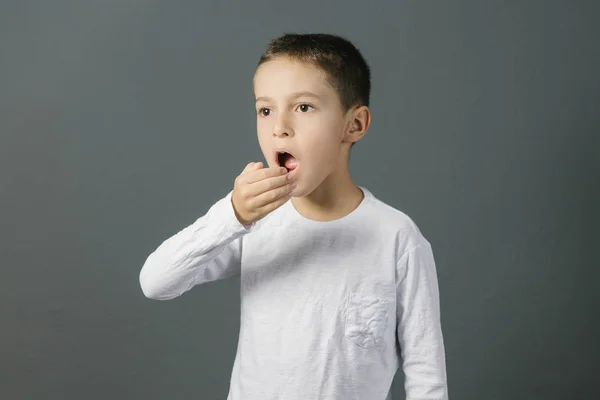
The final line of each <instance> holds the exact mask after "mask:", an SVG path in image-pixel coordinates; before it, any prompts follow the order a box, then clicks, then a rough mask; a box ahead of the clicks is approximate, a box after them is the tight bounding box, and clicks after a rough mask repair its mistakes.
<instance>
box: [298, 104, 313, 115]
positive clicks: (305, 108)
mask: <svg viewBox="0 0 600 400" xmlns="http://www.w3.org/2000/svg"><path fill="white" fill-rule="evenodd" d="M311 108H312V109H313V110H314V107H313V106H311V105H310V104H307V103H304V104H300V105H299V106H298V109H299V110H300V111H301V112H303V113H305V112H308V111H309V109H311Z"/></svg>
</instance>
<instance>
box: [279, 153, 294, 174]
mask: <svg viewBox="0 0 600 400" xmlns="http://www.w3.org/2000/svg"><path fill="white" fill-rule="evenodd" d="M277 164H279V166H280V167H285V168H286V169H287V170H288V172H290V171H293V170H294V169H296V168H297V167H298V160H297V159H296V157H294V155H293V154H290V153H287V152H285V151H284V152H277Z"/></svg>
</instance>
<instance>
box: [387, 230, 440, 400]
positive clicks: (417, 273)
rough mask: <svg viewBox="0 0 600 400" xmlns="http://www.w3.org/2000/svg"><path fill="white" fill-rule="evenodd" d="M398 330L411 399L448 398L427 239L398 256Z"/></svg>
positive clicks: (408, 396) (434, 399)
mask: <svg viewBox="0 0 600 400" xmlns="http://www.w3.org/2000/svg"><path fill="white" fill-rule="evenodd" d="M397 268H398V282H397V321H398V326H397V333H398V344H399V346H400V349H401V355H402V369H403V371H404V375H405V382H404V388H405V391H406V399H407V400H447V399H448V388H447V377H446V356H445V351H444V340H443V336H442V327H441V321H440V300H439V288H438V279H437V275H436V267H435V261H434V257H433V251H432V249H431V246H430V244H429V243H428V242H427V241H426V240H423V241H422V242H421V243H420V244H418V245H417V246H416V247H413V248H411V249H408V250H407V251H406V252H405V253H404V254H403V256H402V257H401V258H400V259H399V260H398V263H397Z"/></svg>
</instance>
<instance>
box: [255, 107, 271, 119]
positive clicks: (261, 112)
mask: <svg viewBox="0 0 600 400" xmlns="http://www.w3.org/2000/svg"><path fill="white" fill-rule="evenodd" d="M258 114H259V115H260V116H262V117H268V116H269V115H270V114H271V110H269V109H268V108H264V107H262V108H260V109H259V110H258Z"/></svg>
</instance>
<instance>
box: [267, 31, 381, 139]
mask: <svg viewBox="0 0 600 400" xmlns="http://www.w3.org/2000/svg"><path fill="white" fill-rule="evenodd" d="M281 56H284V57H289V58H291V59H294V60H298V61H300V62H306V63H310V64H312V65H314V66H316V67H317V68H320V69H321V70H322V71H324V72H325V74H326V76H327V78H328V82H329V83H330V84H331V86H332V87H333V88H334V89H335V90H336V91H337V93H338V96H339V99H340V102H341V104H342V108H343V110H344V112H345V111H348V110H349V109H351V108H352V107H355V106H362V105H364V106H369V97H370V94H371V70H370V68H369V65H368V64H367V62H366V60H365V59H364V57H363V56H362V54H361V53H360V51H359V50H358V49H357V48H356V47H355V46H354V45H353V44H352V43H351V42H350V41H349V40H347V39H345V38H343V37H341V36H338V35H332V34H326V33H305V34H295V33H287V34H285V35H283V36H280V37H278V38H276V39H273V40H272V41H271V42H270V43H269V45H268V47H267V49H266V51H265V52H264V54H263V55H262V56H261V57H260V60H259V62H258V65H257V68H258V67H259V66H260V65H261V64H263V63H265V62H267V61H270V60H273V59H275V58H277V57H281ZM354 144H355V143H352V145H354Z"/></svg>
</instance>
